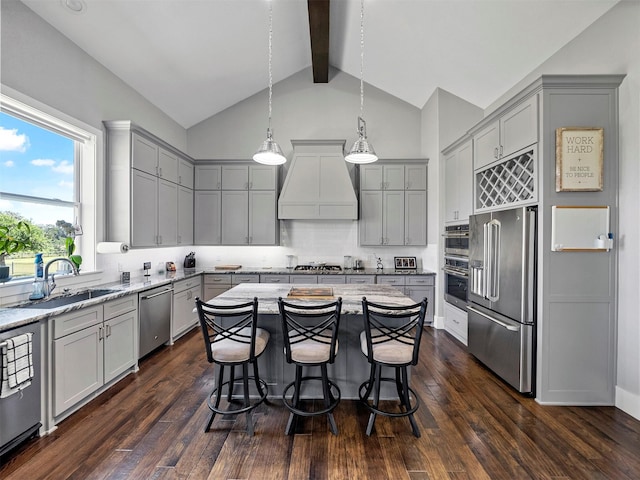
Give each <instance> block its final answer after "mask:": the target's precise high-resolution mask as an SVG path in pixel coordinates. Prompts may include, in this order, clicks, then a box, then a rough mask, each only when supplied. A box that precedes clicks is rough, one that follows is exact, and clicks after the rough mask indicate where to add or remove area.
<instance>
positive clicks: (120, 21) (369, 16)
mask: <svg viewBox="0 0 640 480" xmlns="http://www.w3.org/2000/svg"><path fill="white" fill-rule="evenodd" d="M65 1H66V2H67V3H73V2H77V1H82V2H83V3H84V4H85V9H84V12H83V13H80V14H76V13H72V12H70V11H69V9H68V8H66V7H65V6H64V4H65ZM22 2H23V3H24V4H26V5H27V6H28V7H29V8H31V9H32V10H33V11H35V12H36V13H37V14H38V15H40V16H41V17H42V18H44V19H45V20H46V21H47V22H48V23H50V24H51V25H53V26H54V27H55V28H56V29H58V30H59V31H61V32H62V33H63V34H64V35H66V36H67V37H68V38H69V39H71V40H72V41H73V42H74V43H76V44H77V45H78V46H80V48H82V49H83V50H85V51H86V52H87V53H88V54H89V55H91V56H92V57H94V58H95V59H96V60H97V61H98V62H100V63H101V64H103V65H104V66H105V67H106V68H108V69H109V70H110V71H112V72H113V73H114V74H115V75H117V76H118V77H120V78H121V79H122V80H124V81H125V82H126V83H127V84H129V85H130V86H131V87H133V88H134V89H135V90H136V91H138V92H139V93H140V94H142V95H143V96H144V97H145V98H147V99H148V100H149V101H150V102H152V103H153V104H155V105H156V106H157V107H159V108H160V109H161V110H162V111H164V112H165V113H166V114H167V115H169V116H170V117H171V118H173V119H174V120H175V121H176V122H177V123H179V124H180V125H182V126H183V127H185V128H189V127H191V126H192V125H194V124H196V123H198V122H200V121H202V120H204V119H206V118H208V117H210V116H211V115H214V114H216V113H218V112H220V111H222V110H224V109H225V108H227V107H229V106H231V105H233V104H235V103H237V102H239V101H241V100H243V99H245V98H247V97H249V96H251V95H253V94H255V93H257V92H259V91H261V90H263V89H264V88H266V86H267V84H268V68H267V66H268V63H267V53H268V48H267V45H268V0H22ZM617 2H618V0H366V2H365V55H364V79H365V82H366V83H368V84H371V85H373V86H375V87H377V88H380V89H382V90H384V91H386V92H388V93H390V94H391V95H394V96H396V97H398V98H400V99H402V100H404V101H406V102H408V103H410V104H412V105H414V106H416V107H418V108H422V107H423V106H424V104H425V103H426V101H427V100H428V98H429V97H430V96H431V94H432V93H433V91H434V89H435V88H437V87H440V88H443V89H445V90H447V91H449V92H451V93H453V94H455V95H458V96H459V97H462V98H464V99H465V100H468V101H469V102H471V103H474V104H476V105H478V106H479V107H482V108H486V107H487V106H488V105H490V104H491V103H492V102H494V101H495V100H496V99H497V98H498V97H499V96H500V95H501V94H503V93H504V92H505V91H506V90H508V89H509V88H510V87H511V86H513V85H514V84H515V83H516V82H518V81H519V80H521V79H522V78H523V77H524V76H525V75H526V74H528V73H529V72H530V71H532V70H533V69H534V68H535V67H537V66H538V65H540V64H541V63H542V62H543V61H544V60H546V59H547V58H548V57H550V56H551V55H552V54H553V53H555V52H556V51H557V50H558V49H560V48H561V47H562V46H563V45H565V44H566V43H568V42H570V41H571V40H572V39H573V38H574V37H576V35H578V34H579V33H580V32H582V31H583V30H584V29H585V28H586V27H588V26H589V25H590V24H591V23H593V22H594V21H595V20H596V19H598V18H599V17H600V16H602V15H603V14H604V13H605V12H606V11H607V10H609V9H610V8H611V7H612V6H613V5H615V4H616V3H617ZM272 5H273V78H274V83H275V82H278V81H279V80H282V79H284V78H286V77H288V76H290V75H292V74H294V73H296V72H298V71H300V70H302V69H304V68H306V67H309V66H310V65H311V49H310V43H309V27H308V13H307V2H306V0H273V4H272ZM330 28H331V30H330V55H329V61H330V64H331V65H332V66H334V67H336V68H338V69H339V70H342V71H343V72H346V73H348V74H350V75H353V76H355V77H357V78H359V77H360V1H359V0H331V27H330ZM309 81H310V82H312V78H311V75H310V76H309Z"/></svg>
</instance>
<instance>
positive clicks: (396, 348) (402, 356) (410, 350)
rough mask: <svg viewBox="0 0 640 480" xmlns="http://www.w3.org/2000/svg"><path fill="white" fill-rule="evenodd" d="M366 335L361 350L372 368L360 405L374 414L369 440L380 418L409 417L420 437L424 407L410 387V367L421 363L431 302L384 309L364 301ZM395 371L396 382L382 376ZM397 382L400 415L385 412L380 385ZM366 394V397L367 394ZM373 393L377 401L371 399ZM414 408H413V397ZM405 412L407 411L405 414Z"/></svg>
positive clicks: (368, 430) (369, 427)
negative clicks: (418, 412) (418, 420)
mask: <svg viewBox="0 0 640 480" xmlns="http://www.w3.org/2000/svg"><path fill="white" fill-rule="evenodd" d="M362 312H363V317H364V331H363V332H362V333H360V349H361V350H362V353H363V354H364V355H365V356H366V357H367V360H368V362H369V364H370V365H371V373H370V375H369V380H367V381H365V382H364V383H362V384H361V385H360V387H359V389H358V395H359V396H360V401H361V402H362V403H363V404H364V405H365V406H366V407H367V408H368V409H369V410H370V411H371V414H370V415H369V423H368V424H367V436H368V435H371V432H372V430H373V425H374V423H375V421H376V416H377V415H385V416H388V417H409V422H410V423H411V428H412V430H413V434H414V435H415V436H416V437H420V430H419V429H418V425H417V423H416V421H415V418H414V417H413V414H414V412H415V411H416V410H418V406H419V404H420V402H419V399H418V396H417V395H416V393H415V392H414V391H413V390H412V389H411V388H410V387H409V379H408V374H407V367H408V366H409V365H416V364H417V363H418V353H419V350H420V339H421V338H422V328H423V326H424V319H425V315H426V313H427V299H426V298H425V299H423V300H422V301H421V302H420V303H416V304H413V305H409V306H391V305H381V304H376V303H372V302H369V301H367V298H366V297H363V298H362ZM383 366H384V367H392V368H394V369H395V378H387V377H383V376H382V367H383ZM381 382H394V383H395V385H396V390H397V392H398V398H399V400H400V412H398V411H389V410H381V409H380V408H379V403H380V383H381ZM363 390H364V393H363ZM372 391H373V401H372V402H371V403H370V402H369V396H370V395H371V393H372ZM409 394H411V395H412V396H413V399H414V402H415V403H414V404H411V398H410V395H409ZM403 408H404V410H403Z"/></svg>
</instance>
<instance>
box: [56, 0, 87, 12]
mask: <svg viewBox="0 0 640 480" xmlns="http://www.w3.org/2000/svg"><path fill="white" fill-rule="evenodd" d="M60 3H61V4H62V6H63V7H66V8H67V10H69V11H70V12H72V13H83V12H84V11H85V10H86V9H87V4H86V3H84V0H60Z"/></svg>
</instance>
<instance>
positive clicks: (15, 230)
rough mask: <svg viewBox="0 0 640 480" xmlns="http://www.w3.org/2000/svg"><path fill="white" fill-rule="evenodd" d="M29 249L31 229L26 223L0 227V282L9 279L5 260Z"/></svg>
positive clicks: (30, 246)
mask: <svg viewBox="0 0 640 480" xmlns="http://www.w3.org/2000/svg"><path fill="white" fill-rule="evenodd" d="M31 248H32V245H31V227H30V226H29V224H28V223H26V222H24V221H19V222H17V223H15V224H13V225H0V282H6V281H7V280H8V279H9V267H8V266H7V265H6V263H5V258H6V257H8V256H9V255H11V254H13V253H18V252H20V251H22V250H29V249H31Z"/></svg>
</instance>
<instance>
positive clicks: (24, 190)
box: [0, 112, 75, 225]
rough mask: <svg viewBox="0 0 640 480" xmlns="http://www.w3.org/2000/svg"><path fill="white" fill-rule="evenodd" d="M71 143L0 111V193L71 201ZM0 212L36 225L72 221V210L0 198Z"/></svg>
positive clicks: (72, 168) (72, 184)
mask: <svg viewBox="0 0 640 480" xmlns="http://www.w3.org/2000/svg"><path fill="white" fill-rule="evenodd" d="M74 146H75V142H74V141H73V140H72V139H70V138H67V137H65V136H63V135H59V134H57V133H54V132H52V131H50V130H46V129H44V128H40V127H39V126H37V125H34V124H31V123H28V122H25V121H22V120H20V119H18V118H16V117H13V116H11V115H8V114H6V113H3V112H0V192H3V193H13V194H20V195H27V196H29V197H39V198H46V199H58V200H64V201H70V202H71V201H73V200H74ZM0 211H10V212H14V213H18V214H20V215H22V216H23V217H24V218H26V219H28V220H30V221H31V222H32V223H33V224H36V225H50V224H55V223H56V221H58V220H65V221H67V222H69V223H73V222H74V218H73V214H74V213H73V208H70V207H65V206H54V205H47V204H42V203H31V202H21V201H16V200H13V199H7V198H2V199H0Z"/></svg>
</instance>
